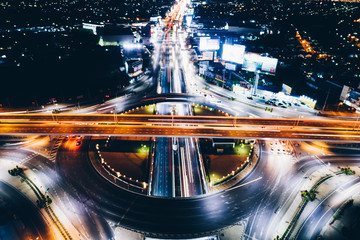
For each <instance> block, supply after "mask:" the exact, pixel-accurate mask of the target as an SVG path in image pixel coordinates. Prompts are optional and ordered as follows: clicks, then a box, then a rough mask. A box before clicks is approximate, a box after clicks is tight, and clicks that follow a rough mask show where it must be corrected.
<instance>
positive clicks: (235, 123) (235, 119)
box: [234, 113, 238, 127]
mask: <svg viewBox="0 0 360 240" xmlns="http://www.w3.org/2000/svg"><path fill="white" fill-rule="evenodd" d="M237 116H238V114H237V113H236V114H235V118H234V127H236V118H237Z"/></svg>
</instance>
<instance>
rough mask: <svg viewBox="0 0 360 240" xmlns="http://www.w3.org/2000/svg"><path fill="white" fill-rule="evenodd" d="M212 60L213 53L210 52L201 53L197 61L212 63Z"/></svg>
mask: <svg viewBox="0 0 360 240" xmlns="http://www.w3.org/2000/svg"><path fill="white" fill-rule="evenodd" d="M213 58H214V52H211V51H206V52H203V53H202V55H201V57H200V58H199V60H203V61H212V60H213Z"/></svg>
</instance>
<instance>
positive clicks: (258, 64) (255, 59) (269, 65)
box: [242, 53, 278, 74]
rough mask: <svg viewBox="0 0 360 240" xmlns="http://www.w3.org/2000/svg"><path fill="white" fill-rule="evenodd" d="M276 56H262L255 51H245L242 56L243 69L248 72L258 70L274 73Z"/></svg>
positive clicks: (276, 61)
mask: <svg viewBox="0 0 360 240" xmlns="http://www.w3.org/2000/svg"><path fill="white" fill-rule="evenodd" d="M277 63H278V59H277V58H270V57H263V56H260V55H258V54H255V53H247V54H245V56H244V63H243V65H242V69H243V70H247V71H250V72H256V71H260V72H261V73H265V74H275V71H276V66H277Z"/></svg>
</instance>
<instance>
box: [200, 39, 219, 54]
mask: <svg viewBox="0 0 360 240" xmlns="http://www.w3.org/2000/svg"><path fill="white" fill-rule="evenodd" d="M219 49H220V39H218V38H214V39H213V38H210V37H201V38H200V44H199V50H200V51H209V50H210V51H211V50H213V51H216V50H219Z"/></svg>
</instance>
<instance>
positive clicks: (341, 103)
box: [336, 102, 343, 112]
mask: <svg viewBox="0 0 360 240" xmlns="http://www.w3.org/2000/svg"><path fill="white" fill-rule="evenodd" d="M341 105H343V102H339V104H338V107H337V110H336V112H338V111H339V107H340V106H341Z"/></svg>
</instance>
